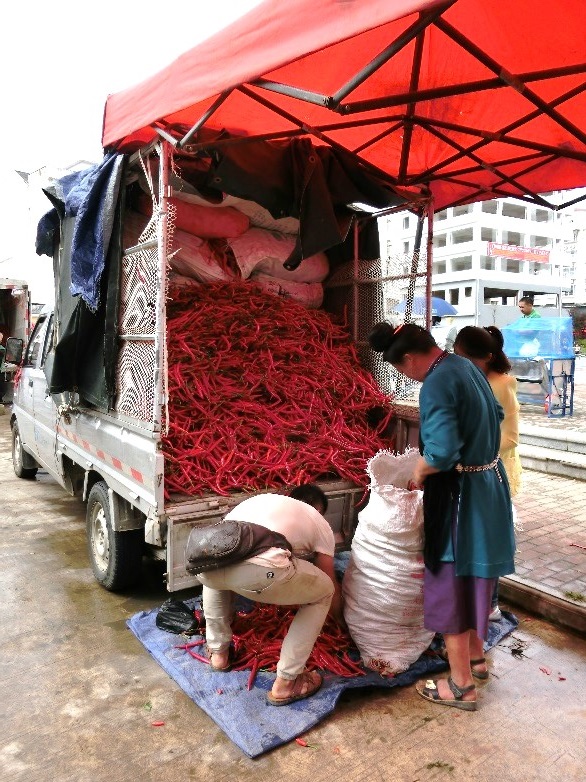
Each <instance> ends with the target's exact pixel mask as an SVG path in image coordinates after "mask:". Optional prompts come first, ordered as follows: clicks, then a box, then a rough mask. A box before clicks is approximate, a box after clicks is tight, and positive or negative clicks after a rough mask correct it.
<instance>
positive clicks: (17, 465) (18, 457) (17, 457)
mask: <svg viewBox="0 0 586 782" xmlns="http://www.w3.org/2000/svg"><path fill="white" fill-rule="evenodd" d="M24 460H25V456H24V451H23V450H22V440H21V439H20V431H19V429H18V424H17V423H16V421H15V422H14V424H13V426H12V464H13V466H14V472H15V474H16V477H17V478H28V479H30V478H34V477H35V475H36V474H37V470H38V467H24V466H23V465H24Z"/></svg>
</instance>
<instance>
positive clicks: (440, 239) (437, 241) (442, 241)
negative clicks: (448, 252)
mask: <svg viewBox="0 0 586 782" xmlns="http://www.w3.org/2000/svg"><path fill="white" fill-rule="evenodd" d="M433 246H434V247H445V246H446V235H445V234H437V235H436V236H434V237H433Z"/></svg>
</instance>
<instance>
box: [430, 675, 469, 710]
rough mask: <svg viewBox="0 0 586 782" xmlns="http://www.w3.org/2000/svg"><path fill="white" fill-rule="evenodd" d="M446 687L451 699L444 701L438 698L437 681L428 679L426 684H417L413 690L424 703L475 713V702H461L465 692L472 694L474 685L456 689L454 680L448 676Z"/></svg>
mask: <svg viewBox="0 0 586 782" xmlns="http://www.w3.org/2000/svg"><path fill="white" fill-rule="evenodd" d="M447 681H448V687H449V688H450V690H451V691H452V694H453V696H454V698H453V699H451V698H450V699H449V700H446V699H444V698H440V697H439V692H438V689H437V679H428V680H427V681H426V682H422V681H421V682H419V683H418V684H416V685H415V689H416V690H417V692H418V693H419V695H421V697H422V698H425V700H426V701H430V702H431V703H439V704H440V705H441V706H453V707H454V708H456V709H463V710H464V711H476V701H463V700H462V698H463V697H464V695H466V693H467V692H473V691H474V690H475V689H476V685H475V684H471V685H470V686H469V687H458V685H457V684H455V683H454V680H453V679H452V677H451V676H450V677H449V678H448V680H447Z"/></svg>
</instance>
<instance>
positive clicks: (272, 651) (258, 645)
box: [177, 603, 365, 690]
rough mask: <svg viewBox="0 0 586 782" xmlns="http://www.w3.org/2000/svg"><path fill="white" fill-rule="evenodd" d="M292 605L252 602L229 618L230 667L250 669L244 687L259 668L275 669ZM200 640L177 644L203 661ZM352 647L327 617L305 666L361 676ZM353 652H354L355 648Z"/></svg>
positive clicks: (265, 669)
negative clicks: (230, 621)
mask: <svg viewBox="0 0 586 782" xmlns="http://www.w3.org/2000/svg"><path fill="white" fill-rule="evenodd" d="M295 610H296V608H295V607H291V606H275V605H267V604H264V603H255V604H254V607H253V608H252V610H251V611H246V612H244V611H240V612H238V613H237V614H236V617H235V618H234V621H233V622H232V670H233V671H244V670H250V676H249V677H248V689H249V690H250V689H252V687H253V685H254V680H255V678H256V673H257V671H259V670H261V669H262V670H264V671H276V670H277V663H278V662H279V654H280V652H281V644H282V642H283V638H284V637H285V634H286V633H287V630H288V629H289V625H290V624H291V620H292V619H293V616H294V614H295ZM204 644H205V641H204V640H198V641H192V642H190V643H187V644H181V645H179V646H178V647H177V648H179V649H185V650H186V651H187V653H188V654H189V655H191V656H192V657H193V658H194V659H196V660H199V661H200V662H204V663H207V662H208V659H207V657H205V656H204V655H203V654H200V653H198V652H196V651H195V649H196V648H197V647H200V646H203V645H204ZM352 649H354V650H355V647H354V643H353V641H352V639H351V638H350V636H349V635H348V634H347V633H346V632H344V631H343V630H342V629H341V628H340V627H339V626H338V625H337V624H336V623H335V622H333V621H332V620H330V619H328V620H327V621H326V623H325V625H324V626H323V628H322V631H321V633H320V635H319V636H318V638H317V641H316V642H315V645H314V647H313V651H312V652H311V655H310V657H309V659H308V661H307V663H306V666H305V667H306V669H307V670H308V671H313V670H316V669H319V670H320V671H327V672H329V673H333V674H336V675H337V676H343V677H345V678H350V677H352V676H364V675H365V670H364V668H363V667H362V665H361V664H360V663H359V662H355V660H353V659H352V657H351V656H350V654H349V652H350V651H351V650H352ZM354 656H358V652H357V651H356V654H355V655H354Z"/></svg>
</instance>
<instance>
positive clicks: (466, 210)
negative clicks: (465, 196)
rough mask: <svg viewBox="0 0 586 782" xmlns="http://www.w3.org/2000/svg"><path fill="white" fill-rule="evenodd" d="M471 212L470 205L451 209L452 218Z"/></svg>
mask: <svg viewBox="0 0 586 782" xmlns="http://www.w3.org/2000/svg"><path fill="white" fill-rule="evenodd" d="M471 211H472V204H464V205H463V206H455V207H454V209H453V215H454V217H460V215H467V214H470V212H471Z"/></svg>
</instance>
